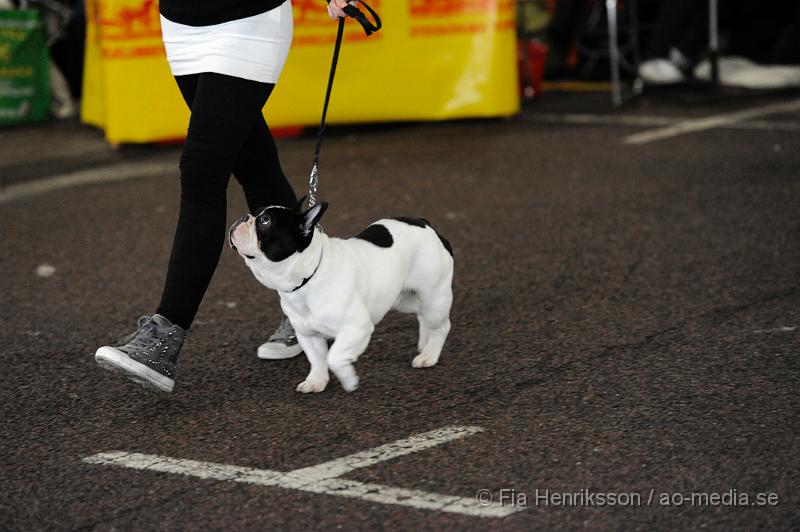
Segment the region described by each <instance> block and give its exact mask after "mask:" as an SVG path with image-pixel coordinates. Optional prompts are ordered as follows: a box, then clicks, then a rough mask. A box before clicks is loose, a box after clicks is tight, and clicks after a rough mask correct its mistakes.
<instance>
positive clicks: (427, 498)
mask: <svg viewBox="0 0 800 532" xmlns="http://www.w3.org/2000/svg"><path fill="white" fill-rule="evenodd" d="M479 432H483V429H482V428H480V427H444V428H441V429H437V430H432V431H430V432H425V433H422V434H416V435H414V436H411V437H409V438H405V439H402V440H397V441H395V442H392V443H387V444H385V445H380V446H378V447H375V448H373V449H369V450H367V451H361V452H358V453H355V454H351V455H349V456H345V457H343V458H337V459H335V460H331V461H329V462H324V463H322V464H318V465H316V466H312V467H304V468H301V469H295V470H294V471H289V472H288V473H284V472H280V471H272V470H269V469H254V468H250V467H241V466H232V465H226V464H219V463H215V462H201V461H197V460H181V459H178V458H170V457H168V456H158V455H148V454H140V453H127V452H122V451H112V452H107V453H99V454H95V455H92V456H89V457H87V458H84V459H83V461H84V462H87V463H90V464H106V465H116V466H122V467H129V468H132V469H143V470H147V471H157V472H162V473H175V474H181V475H188V476H192V477H197V478H203V479H213V480H226V481H232V482H245V483H248V484H259V485H262V486H275V487H280V488H286V489H295V490H301V491H307V492H310V493H319V494H325V495H338V496H340V497H350V498H354V499H361V500H365V501H370V502H378V503H381V504H393V505H399V506H409V507H411V508H419V509H424V510H438V511H441V512H450V513H457V514H462V515H470V516H474V517H505V516H507V515H511V514H513V513H515V512H518V511H521V510H523V509H524V508H523V507H517V506H511V505H508V506H504V505H501V504H499V503H496V502H493V503H491V504H489V505H488V506H482V505H481V504H479V503H478V501H476V500H475V498H474V497H459V496H457V495H444V494H440V493H431V492H427V491H421V490H413V489H406V488H397V487H394V486H385V485H383V484H374V483H367V482H359V481H356V480H349V479H344V478H339V477H340V476H341V475H344V474H347V473H349V472H351V471H353V470H355V469H359V468H362V467H369V466H371V465H375V464H377V463H379V462H384V461H386V460H391V459H392V458H397V457H399V456H404V455H407V454H411V453H415V452H418V451H422V450H424V449H429V448H431V447H435V446H436V445H441V444H443V443H446V442H449V441H453V440H456V439H459V438H464V437H466V436H470V435H472V434H477V433H479Z"/></svg>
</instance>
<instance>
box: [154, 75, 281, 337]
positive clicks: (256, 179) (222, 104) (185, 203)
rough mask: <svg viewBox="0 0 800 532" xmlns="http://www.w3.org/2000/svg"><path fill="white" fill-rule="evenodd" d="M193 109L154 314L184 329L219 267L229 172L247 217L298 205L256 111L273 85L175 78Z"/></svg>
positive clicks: (219, 78)
mask: <svg viewBox="0 0 800 532" xmlns="http://www.w3.org/2000/svg"><path fill="white" fill-rule="evenodd" d="M175 79H176V81H177V82H178V87H179V88H180V90H181V94H182V95H183V99H184V100H186V103H187V105H188V106H189V108H190V109H191V111H192V115H191V118H190V120H189V131H188V134H187V136H186V143H185V144H184V146H183V151H182V153H181V162H180V169H181V207H180V215H179V216H178V226H177V228H176V229H175V239H174V241H173V244H172V253H171V255H170V258H169V268H168V270H167V278H166V282H165V284H164V293H163V295H162V297H161V303H160V304H159V306H158V309H157V310H156V312H157V313H159V314H161V315H162V316H165V317H166V318H167V319H169V320H170V321H171V322H173V323H175V324H177V325H180V326H181V327H183V328H184V329H188V328H189V327H190V326H191V324H192V321H193V320H194V317H195V314H196V313H197V309H198V308H199V306H200V302H201V301H202V299H203V295H204V294H205V292H206V289H207V288H208V284H209V283H210V282H211V277H212V276H213V275H214V270H215V269H216V267H217V263H218V262H219V257H220V254H221V253H222V248H223V246H224V244H225V237H226V233H227V227H226V218H227V212H226V210H227V209H226V207H227V199H226V191H227V187H228V180H229V179H230V175H231V172H233V174H234V176H235V177H236V179H237V180H238V181H239V184H241V185H242V188H243V189H244V194H245V198H246V199H247V206H248V208H249V209H250V212H253V211H255V210H256V209H257V208H258V207H264V206H267V205H285V206H290V205H292V204H294V203H295V202H296V201H297V197H296V196H295V193H294V191H293V190H292V187H291V185H290V184H289V182H288V181H287V180H286V176H285V175H284V174H283V170H282V169H281V164H280V161H279V159H278V152H277V149H276V147H275V141H274V140H273V139H272V134H271V133H270V131H269V127H267V123H266V122H265V121H264V117H263V115H262V114H261V109H262V107H264V104H266V102H267V98H269V95H270V93H271V92H272V89H273V88H274V87H275V85H272V84H268V83H259V82H256V81H249V80H245V79H241V78H235V77H231V76H225V75H222V74H214V73H203V74H193V75H189V76H178V77H176V78H175Z"/></svg>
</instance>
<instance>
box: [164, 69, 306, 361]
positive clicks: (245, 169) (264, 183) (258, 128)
mask: <svg viewBox="0 0 800 532" xmlns="http://www.w3.org/2000/svg"><path fill="white" fill-rule="evenodd" d="M198 78H199V76H197V75H193V76H181V77H180V78H177V79H178V85H179V87H180V89H181V94H182V95H183V98H184V100H185V101H186V104H187V105H188V106H189V108H190V109H191V108H192V106H193V104H194V97H195V93H196V91H197V82H198ZM234 176H235V177H236V179H237V180H238V181H239V183H240V184H241V185H242V188H243V189H244V193H245V198H246V199H247V206H248V208H249V210H250V212H251V213H253V214H255V211H256V210H257V209H258V208H259V207H264V206H268V205H284V206H287V207H288V206H292V205H294V204H295V203H296V202H297V197H296V195H295V193H294V190H292V187H291V185H290V184H289V182H288V180H287V179H286V176H285V175H284V173H283V170H282V169H281V164H280V160H279V159H278V150H277V148H276V146H275V141H274V139H273V138H272V134H271V133H270V131H269V127H267V123H266V122H265V121H264V115H263V114H261V113H260V112H259V114H258V117H257V118H256V120H255V124H254V125H253V127H252V129H251V130H250V134H249V135H248V137H247V139H246V140H245V142H244V144H243V145H242V148H241V150H240V151H239V156H238V157H237V160H236V164H235V166H234ZM301 352H302V349H301V347H300V345H299V343H298V341H297V336H296V335H295V332H294V328H293V327H292V325H291V323H290V322H289V320H288V319H287V318H286V317H285V316H284V318H283V320H281V323H280V325H279V326H278V328H277V330H276V331H275V332H274V333H273V334H272V335H271V336H270V337H269V338H268V339H267V341H266V342H265V343H264V344H262V345H261V346H259V348H258V357H259V358H261V359H265V360H280V359H285V358H291V357H294V356H297V355H299V354H300V353H301Z"/></svg>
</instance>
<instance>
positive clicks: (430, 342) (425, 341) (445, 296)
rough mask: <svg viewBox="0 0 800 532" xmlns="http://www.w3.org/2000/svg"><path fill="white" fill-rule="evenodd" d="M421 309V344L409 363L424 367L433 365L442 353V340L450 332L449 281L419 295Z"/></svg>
mask: <svg viewBox="0 0 800 532" xmlns="http://www.w3.org/2000/svg"><path fill="white" fill-rule="evenodd" d="M420 300H421V302H422V310H421V312H420V314H418V315H417V319H418V320H419V330H420V338H419V344H420V346H421V349H420V351H421V352H420V354H419V355H417V356H416V357H414V360H413V361H412V362H411V365H412V366H414V367H415V368H425V367H429V366H433V365H435V364H436V363H437V362H438V361H439V356H440V355H441V354H442V348H443V347H444V342H445V340H446V339H447V335H448V333H450V307H451V306H452V304H453V290H452V288H451V287H450V283H447V284H443V285H442V288H441V289H440V290H438V291H437V292H435V293H433V294H430V295H428V296H425V297H423V296H422V295H420Z"/></svg>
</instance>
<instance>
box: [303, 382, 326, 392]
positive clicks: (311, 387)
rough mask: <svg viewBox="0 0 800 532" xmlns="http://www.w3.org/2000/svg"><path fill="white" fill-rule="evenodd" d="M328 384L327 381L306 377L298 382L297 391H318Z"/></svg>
mask: <svg viewBox="0 0 800 532" xmlns="http://www.w3.org/2000/svg"><path fill="white" fill-rule="evenodd" d="M327 385H328V381H327V380H324V381H315V380H311V379H306V380H304V381H303V382H301V383H300V384H298V385H297V391H298V392H300V393H319V392H321V391H323V390H325V387H326V386H327Z"/></svg>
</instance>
